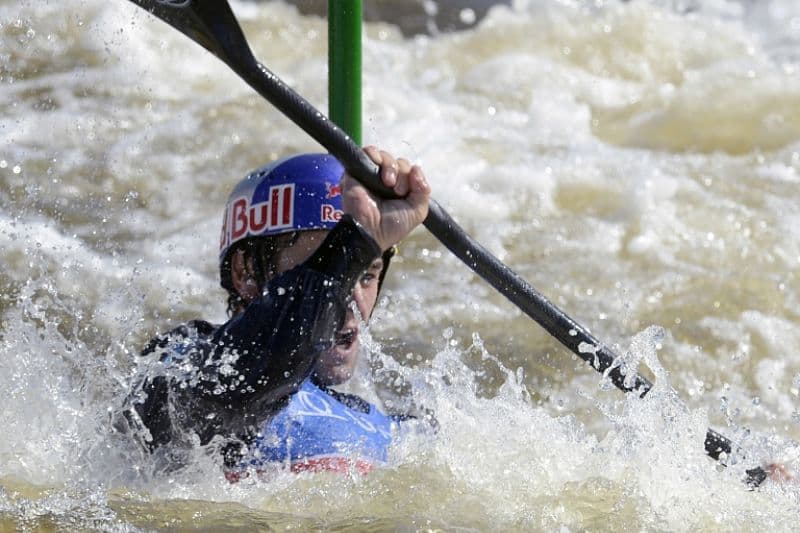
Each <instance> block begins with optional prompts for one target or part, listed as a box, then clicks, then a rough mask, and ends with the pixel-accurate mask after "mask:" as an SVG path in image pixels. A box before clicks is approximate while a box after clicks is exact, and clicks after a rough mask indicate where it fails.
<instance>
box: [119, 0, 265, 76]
mask: <svg viewBox="0 0 800 533" xmlns="http://www.w3.org/2000/svg"><path fill="white" fill-rule="evenodd" d="M131 2H133V3H134V4H136V5H138V6H139V7H141V8H143V9H146V10H147V11H149V12H150V13H152V14H153V15H155V16H157V17H158V18H160V19H161V20H163V21H164V22H166V23H167V24H169V25H170V26H172V27H173V28H175V29H177V30H179V31H180V32H182V33H184V34H185V35H187V36H189V38H191V39H192V40H193V41H195V42H197V43H198V44H200V45H201V46H202V47H203V48H205V49H206V50H208V51H210V52H211V53H212V54H214V55H215V56H217V57H218V58H220V59H221V60H222V61H224V62H225V63H227V64H228V65H229V66H231V67H232V68H233V69H234V70H236V66H237V65H241V64H242V63H247V62H255V58H254V57H253V52H252V51H251V50H250V46H249V45H248V44H247V40H246V39H245V37H244V33H243V32H242V28H241V27H240V26H239V22H238V21H237V20H236V17H235V16H234V14H233V11H232V10H231V6H230V5H229V4H228V2H227V0H131Z"/></svg>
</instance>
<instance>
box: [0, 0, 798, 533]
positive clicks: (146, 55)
mask: <svg viewBox="0 0 800 533" xmlns="http://www.w3.org/2000/svg"><path fill="white" fill-rule="evenodd" d="M234 7H235V10H236V12H237V14H238V15H239V17H240V19H241V20H242V22H243V25H244V29H245V31H246V33H247V34H248V38H249V40H250V42H251V45H252V47H253V49H254V50H255V52H256V55H257V56H258V57H259V58H260V59H261V60H262V62H263V63H265V64H266V65H267V66H269V67H270V68H271V69H272V70H273V71H275V72H276V73H277V74H279V75H280V76H281V77H283V78H284V80H285V81H287V82H288V83H290V84H291V85H293V86H294V87H295V88H296V89H297V90H298V91H299V92H301V93H302V94H303V95H305V96H306V97H307V98H308V99H309V100H311V101H312V102H313V103H315V105H318V106H319V107H320V109H322V110H324V109H325V107H326V90H325V84H326V59H325V53H326V35H325V31H326V30H325V23H324V21H322V20H320V19H317V18H314V17H303V16H300V15H298V13H297V12H296V11H295V10H294V9H293V8H290V7H286V6H284V5H282V4H273V3H267V4H251V3H241V4H239V3H237V4H234ZM0 25H1V26H0V34H2V37H3V41H2V42H3V46H2V48H1V49H0V76H1V77H0V84H1V85H0V95H2V99H0V105H2V106H3V113H2V115H1V116H2V118H0V179H1V180H2V187H0V202H1V204H0V205H1V206H2V208H1V209H0V249H1V250H2V257H3V264H4V266H5V268H3V269H2V270H0V295H1V296H2V298H0V311H1V312H2V318H1V319H0V325H1V328H2V329H0V394H2V395H3V403H2V407H0V427H2V428H3V431H2V433H1V434H0V525H2V526H3V527H6V528H9V529H11V528H19V529H25V528H30V529H33V528H35V527H37V526H41V527H44V528H48V527H50V528H54V529H57V530H59V529H60V530H75V529H83V530H102V531H107V530H120V531H125V530H137V529H139V528H143V529H182V530H183V529H206V530H219V529H224V528H227V529H230V530H235V529H237V528H238V529H242V530H253V529H256V528H259V527H261V528H265V527H267V526H269V527H274V528H276V529H277V528H282V527H289V526H299V527H301V528H305V529H308V528H327V529H334V530H335V529H347V528H355V529H368V528H372V529H376V530H385V529H402V528H410V529H426V528H430V529H436V528H439V529H444V530H453V529H457V528H466V529H470V528H472V529H477V530H496V529H502V530H553V529H557V528H561V527H564V528H566V529H568V530H586V529H592V530H595V529H600V530H611V529H615V530H616V529H623V528H624V529H646V530H653V529H655V530H674V531H688V530H697V529H703V530H756V529H758V530H762V529H767V528H771V529H773V530H777V531H788V530H792V529H794V527H795V522H796V517H797V511H796V510H797V505H798V495H800V491H798V486H797V484H796V483H788V484H777V483H772V482H769V483H766V484H765V485H764V486H763V487H762V489H760V490H759V491H758V492H750V491H748V490H747V489H746V487H745V486H744V485H743V484H742V483H741V482H740V481H739V480H740V478H741V477H742V476H743V472H744V470H745V469H746V468H750V467H752V466H754V465H756V464H760V463H762V462H764V461H769V460H781V461H786V462H787V463H788V464H789V466H790V467H794V468H795V470H800V464H798V463H797V458H798V457H800V449H798V448H797V447H796V446H795V445H794V444H793V443H792V439H798V438H800V427H798V423H800V414H798V413H799V412H800V408H798V390H799V389H800V357H798V356H797V355H796V354H795V353H794V352H795V350H796V347H797V346H799V345H800V333H799V332H798V327H797V324H798V318H799V317H800V301H799V298H798V289H799V287H798V279H797V274H796V272H797V267H798V264H800V245H799V244H798V242H800V241H799V239H798V237H800V230H798V228H799V227H800V225H798V222H800V210H799V208H798V207H797V206H798V199H799V198H798V196H799V195H798V193H797V188H798V183H799V182H800V74H798V68H800V54H798V52H797V50H798V49H799V48H798V44H800V5H798V4H796V3H795V2H792V1H789V0H784V1H779V0H772V1H762V2H745V1H742V2H734V1H723V0H716V1H699V0H698V1H684V2H667V1H663V2H656V1H653V2H645V1H633V2H629V3H620V2H616V1H611V2H601V1H596V2H580V1H567V0H563V1H528V2H517V4H516V5H515V8H514V9H513V10H511V9H509V8H505V7H498V8H496V9H494V10H492V11H491V12H490V14H489V16H488V17H487V18H485V19H483V20H481V21H480V22H479V24H478V25H477V27H476V28H475V29H474V30H470V31H466V32H460V33H455V34H445V35H438V36H435V37H417V38H414V39H403V38H402V37H401V35H400V32H399V31H398V30H397V29H396V28H395V27H392V26H391V25H388V24H370V25H369V26H368V28H367V39H366V41H365V50H364V53H365V57H364V65H365V73H364V95H365V113H364V114H365V141H366V142H368V143H377V144H380V145H381V146H383V147H387V148H389V149H391V150H393V151H395V152H397V153H400V154H405V155H407V156H408V157H411V158H414V159H415V160H417V161H419V162H421V163H422V164H423V165H424V167H425V169H426V171H427V173H428V176H429V178H430V181H431V182H432V185H433V187H434V196H435V197H436V198H437V199H438V201H439V202H440V203H442V204H443V205H444V206H445V208H446V209H447V210H448V211H449V212H450V213H451V214H452V215H453V216H454V217H455V218H456V219H457V220H458V221H459V222H460V223H461V224H462V225H463V226H464V227H465V228H466V229H467V230H468V231H470V233H471V234H472V235H473V236H474V237H475V238H476V239H477V240H478V241H480V242H482V243H484V244H485V245H486V246H488V247H489V248H490V249H491V250H492V252H493V253H495V254H496V255H497V256H498V257H500V258H501V259H502V260H503V261H505V262H506V263H507V264H509V265H511V266H512V267H513V268H514V269H515V270H517V271H518V272H519V273H520V274H522V275H523V277H525V278H526V279H528V280H529V281H530V282H531V283H532V284H533V285H534V286H535V287H537V289H539V290H540V291H541V292H542V293H544V294H545V295H546V296H548V297H549V298H550V299H552V301H553V302H554V303H556V304H557V305H558V306H559V307H561V308H562V309H564V310H565V311H566V312H567V313H569V314H570V316H572V317H574V318H575V319H576V320H577V321H578V322H580V323H581V324H584V325H586V326H587V327H589V328H590V329H592V331H593V332H594V333H595V334H596V335H597V336H598V337H599V338H600V339H601V340H604V341H605V342H608V343H609V344H611V345H612V346H614V347H615V349H616V350H617V351H618V352H620V353H621V354H624V355H625V356H626V361H627V362H629V363H631V364H635V363H636V362H639V365H640V366H639V368H640V370H641V371H642V372H643V373H646V374H647V375H649V376H651V377H654V381H655V385H656V386H655V388H654V390H653V391H652V392H651V393H650V394H649V395H648V396H647V398H646V399H644V400H639V399H636V398H624V397H623V396H622V395H621V394H619V393H618V392H617V391H615V390H610V389H609V386H608V385H607V384H605V383H603V382H602V380H601V378H600V376H598V375H597V374H596V373H594V372H593V371H591V370H590V369H588V368H587V367H585V366H584V365H583V364H582V363H580V362H579V361H578V360H577V359H576V358H574V357H572V356H571V354H569V353H568V352H567V351H566V350H565V349H563V348H561V347H560V346H559V345H558V343H557V342H556V341H554V340H552V339H551V338H550V337H549V336H548V335H547V334H546V333H545V332H544V331H542V329H541V328H540V327H539V326H537V325H536V324H534V323H533V322H532V321H530V319H528V318H526V317H524V316H522V315H521V314H520V313H519V312H518V311H516V310H514V309H513V308H512V306H510V304H508V303H506V302H505V301H503V299H502V298H501V297H500V296H498V295H497V294H495V293H494V292H493V290H492V289H491V288H489V287H488V286H486V284H485V283H483V282H482V281H481V280H479V279H477V278H476V277H475V276H473V275H472V274H471V273H470V272H469V271H468V270H467V269H466V268H465V267H463V266H462V265H460V264H459V263H458V261H457V260H455V259H454V258H453V257H451V256H450V255H449V254H448V253H447V252H446V251H445V250H444V249H443V248H441V247H440V246H439V245H438V244H437V243H436V242H435V241H434V240H433V238H432V237H431V236H429V235H427V234H426V233H425V232H424V231H420V232H419V233H417V234H415V235H414V237H413V238H412V239H411V240H410V241H409V242H408V243H406V244H405V245H404V246H403V247H402V249H401V260H400V261H397V262H396V263H395V264H393V267H392V272H391V276H390V280H389V282H388V286H387V291H386V293H385V296H386V298H385V300H386V302H385V304H386V305H384V307H383V308H382V310H381V311H380V313H379V315H378V317H377V320H376V323H375V324H373V327H372V331H371V335H372V338H373V342H372V345H373V347H374V348H375V349H376V352H377V353H376V354H374V355H372V356H370V357H369V358H368V359H369V362H370V363H371V364H365V365H364V368H363V369H362V371H363V372H362V376H361V377H360V379H359V380H358V383H355V384H354V387H356V388H358V389H365V390H367V392H369V393H370V394H373V395H374V394H376V393H375V391H372V390H371V387H370V386H369V381H370V379H369V376H370V375H371V374H372V373H375V374H376V377H377V378H378V380H379V381H380V382H381V386H380V387H379V392H380V394H381V395H382V396H384V398H387V399H390V400H391V401H395V402H398V401H399V402H401V403H402V402H408V403H411V402H415V403H421V404H424V405H425V406H426V407H429V408H431V409H433V410H434V411H435V413H436V416H437V419H438V420H439V423H440V425H441V430H440V434H439V436H438V437H437V438H436V439H434V440H433V441H430V440H427V439H421V440H413V439H411V440H408V441H405V442H403V443H401V445H400V446H398V448H397V450H395V453H394V457H393V461H392V464H391V465H390V467H389V468H387V469H385V470H382V471H379V472H377V473H376V474H374V475H370V476H369V477H367V478H360V477H353V478H349V477H338V476H337V477H328V476H315V477H305V476H289V475H279V476H277V477H276V478H275V479H271V480H250V481H248V482H245V483H241V484H239V485H233V486H232V485H229V484H228V483H227V482H226V481H225V480H224V479H223V478H222V477H221V476H220V475H219V468H218V465H217V464H215V460H214V458H213V457H207V456H205V455H204V454H203V452H202V451H199V452H198V458H197V461H196V464H195V466H194V468H193V469H191V470H190V471H188V472H184V473H182V474H180V475H178V476H174V477H169V476H156V477H153V476H152V472H151V471H150V470H152V465H151V464H150V462H149V461H148V460H147V459H145V458H142V457H141V456H140V455H139V454H138V453H137V451H136V450H135V448H133V447H131V446H130V445H129V443H126V442H125V441H124V440H120V439H118V438H116V437H114V436H113V435H112V434H111V432H110V423H109V421H110V419H111V418H112V416H113V415H114V413H115V410H116V409H117V408H118V406H119V403H120V402H121V400H122V398H123V397H124V395H125V393H126V390H127V383H128V380H129V379H130V376H131V374H132V372H133V360H134V357H135V353H136V352H137V351H138V350H139V349H140V347H141V346H142V345H143V343H144V342H145V341H146V340H147V339H148V338H149V337H150V336H151V335H153V334H154V333H156V332H157V331H162V330H165V329H168V328H170V327H172V326H173V325H175V324H177V323H180V322H181V321H184V320H187V319H191V318H197V317H203V318H206V319H209V320H215V321H219V320H222V319H223V318H224V305H223V299H224V298H223V294H222V291H221V289H219V288H218V287H217V281H216V272H215V268H216V266H215V265H216V261H215V256H216V238H217V235H218V227H217V224H218V222H219V219H220V216H219V215H220V209H221V206H222V203H223V201H224V199H225V197H226V196H227V192H228V188H229V187H230V186H231V185H232V184H233V183H234V182H235V181H236V180H237V179H238V178H239V177H240V176H242V175H244V174H245V173H246V172H247V171H248V170H250V169H252V168H254V167H256V166H258V165H260V164H262V163H263V162H265V161H267V160H270V159H273V158H275V157H278V156H280V155H283V154H286V153H289V152H292V151H297V150H315V149H317V147H316V146H315V145H314V143H312V142H311V141H310V140H309V139H308V138H307V137H306V136H305V134H304V133H303V132H301V131H300V130H299V129H297V128H296V127H294V126H292V125H291V124H290V123H289V122H288V121H286V120H285V119H284V118H282V117H281V116H280V115H279V114H278V113H277V112H276V111H274V110H273V109H271V108H270V107H269V106H268V105H267V104H265V103H263V102H262V101H261V100H260V99H259V98H258V97H257V96H255V95H253V93H252V92H251V91H250V89H248V88H247V87H246V86H245V85H244V84H243V83H242V82H241V81H240V80H238V79H237V78H236V77H235V76H234V75H233V74H231V73H229V72H228V70H227V68H226V67H224V66H223V65H222V64H221V63H219V62H218V61H217V60H216V59H214V58H213V57H211V56H210V54H207V53H205V52H203V51H202V50H201V49H200V48H199V47H198V46H197V45H196V44H194V43H192V42H191V41H189V40H188V39H186V38H184V37H183V36H181V35H179V34H178V33H177V32H175V31H174V30H172V29H170V28H168V27H166V26H165V25H163V24H161V23H159V22H157V21H155V20H154V19H152V18H150V17H148V16H147V15H146V14H145V13H144V12H142V11H138V10H137V9H136V8H135V7H134V6H133V5H132V4H130V5H129V3H128V2H124V1H122V0H119V1H115V2H101V1H99V0H86V1H82V2H74V3H72V4H71V5H70V6H69V7H68V8H67V7H65V6H64V5H63V4H62V3H58V2H47V1H45V2H41V1H38V2H33V1H31V2H10V1H5V2H2V3H0ZM370 369H372V370H370ZM389 378H391V379H394V378H399V382H402V384H403V389H402V390H403V392H402V393H397V392H392V390H391V387H389V386H388V385H387V384H386V382H387V380H388V379H389ZM707 427H714V428H716V429H718V430H720V431H721V432H722V433H724V434H725V435H727V436H729V437H730V438H732V439H734V440H736V441H737V442H739V443H740V444H741V445H742V447H743V450H744V452H745V454H746V458H744V459H742V458H741V457H739V456H737V457H735V458H734V461H735V464H733V465H732V466H731V467H729V468H727V469H719V468H717V465H716V464H715V463H714V462H713V461H711V460H709V459H708V458H707V457H705V456H704V454H703V447H702V442H703V438H704V435H705V430H706V428H707Z"/></svg>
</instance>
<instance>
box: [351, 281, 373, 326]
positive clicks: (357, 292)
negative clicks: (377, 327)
mask: <svg viewBox="0 0 800 533" xmlns="http://www.w3.org/2000/svg"><path fill="white" fill-rule="evenodd" d="M353 301H354V302H355V303H356V307H358V312H359V313H360V314H361V320H363V321H365V322H366V321H367V320H369V315H370V311H371V309H370V308H369V305H368V303H367V295H366V291H365V290H364V288H363V287H361V285H360V284H356V287H355V288H354V289H353Z"/></svg>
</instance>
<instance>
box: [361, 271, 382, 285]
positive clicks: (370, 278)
mask: <svg viewBox="0 0 800 533" xmlns="http://www.w3.org/2000/svg"><path fill="white" fill-rule="evenodd" d="M377 279H378V275H377V274H376V273H375V272H372V271H371V270H367V271H366V272H364V273H363V274H362V275H361V279H359V280H358V282H359V283H360V284H361V286H362V287H369V286H370V285H372V284H373V283H374V282H375V280H377Z"/></svg>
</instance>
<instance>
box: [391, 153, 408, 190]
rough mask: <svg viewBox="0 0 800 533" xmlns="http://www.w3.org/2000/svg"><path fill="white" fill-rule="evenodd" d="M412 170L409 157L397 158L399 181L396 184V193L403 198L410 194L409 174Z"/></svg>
mask: <svg viewBox="0 0 800 533" xmlns="http://www.w3.org/2000/svg"><path fill="white" fill-rule="evenodd" d="M410 171H411V163H409V161H408V159H404V158H400V159H398V160H397V182H396V183H395V185H394V193H395V194H396V195H397V196H399V197H401V198H403V197H405V195H407V194H408V191H409V186H408V179H409V175H408V174H409V172H410Z"/></svg>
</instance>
